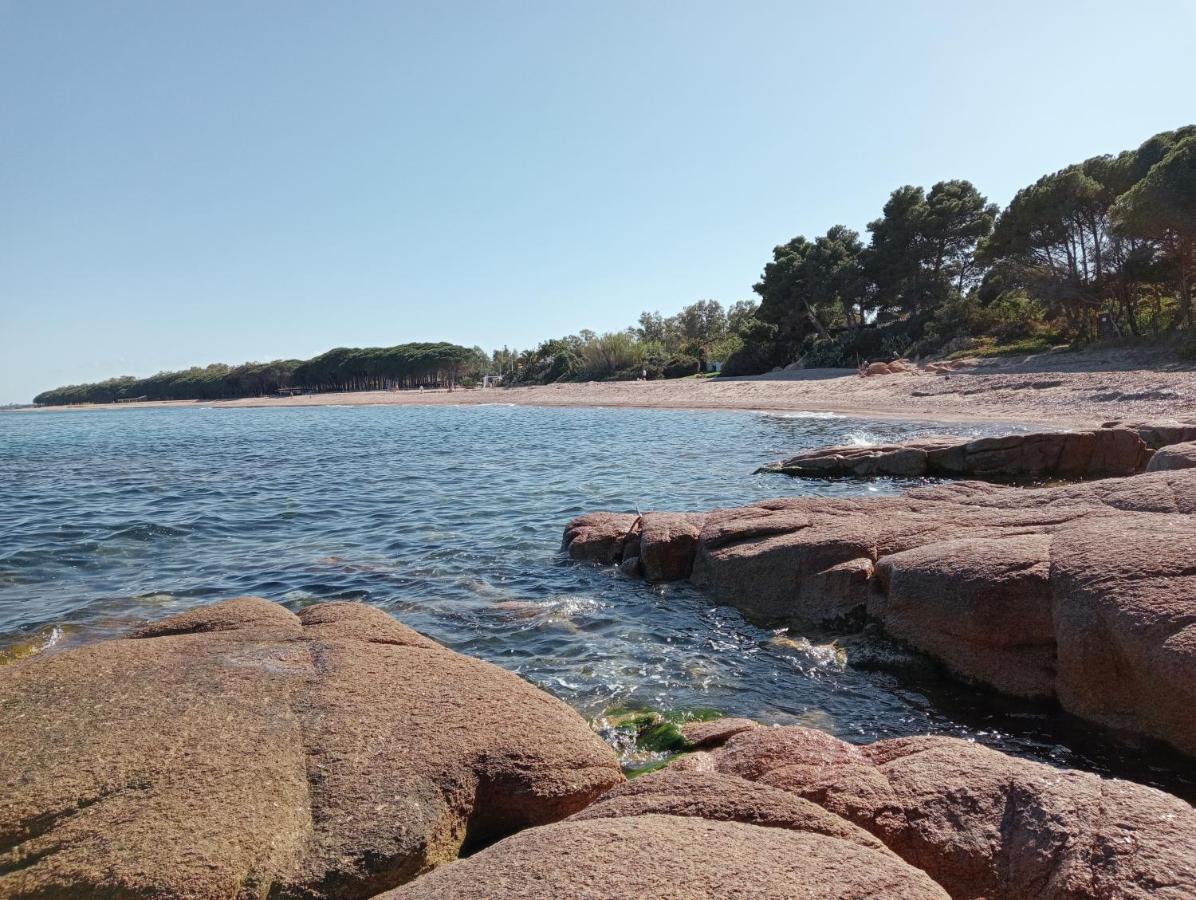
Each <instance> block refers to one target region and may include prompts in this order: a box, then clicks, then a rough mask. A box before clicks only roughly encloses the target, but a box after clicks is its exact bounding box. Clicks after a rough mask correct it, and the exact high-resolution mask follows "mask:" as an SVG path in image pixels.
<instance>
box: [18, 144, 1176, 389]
mask: <svg viewBox="0 0 1196 900" xmlns="http://www.w3.org/2000/svg"><path fill="white" fill-rule="evenodd" d="M867 232H868V234H867V239H866V240H865V239H864V237H862V236H861V235H860V234H859V233H858V232H856V231H854V230H852V229H851V228H848V227H846V226H843V225H835V226H833V227H831V228H830V229H828V230H827V232H826V233H825V234H823V235H820V236H817V237H814V238H812V239H810V238H806V237H805V236H800V235H799V236H798V237H795V238H793V239H792V240H791V241H789V242H787V243H785V244H781V245H780V246H778V247H775V248H774V249H773V251H772V258H771V260H769V261H768V262H767V263H766V264H765V266H764V271H763V274H762V275H761V277H760V280H759V282H758V283H757V284H756V285H755V286H754V287H753V290H754V291H755V293H756V295H757V296H756V299H754V300H740V301H739V302H737V303H734V304H732V305H731V306H730V307H729V308H724V307H723V306H722V304H720V303H718V302H717V301H714V300H701V301H698V302H697V303H693V304H691V305H689V306H687V307H685V308H684V309H682V310H681V312H679V313H677V314H676V315H674V316H669V317H667V318H666V317H663V316H661V315H660V314H659V313H657V312H645V313H643V314H642V315H641V316H640V317H639V321H638V323H637V324H636V325H634V326H632V327H629V328H627V329H625V330H623V331H616V332H608V333H606V334H601V335H599V334H595V333H594V332H591V331H582V332H581V333H579V334H576V335H570V336H568V337H563V338H556V339H553V340H549V341H544V342H543V343H541V344H540V345H539V346H537V347H536V348H535V349H532V350H525V351H522V352H520V351H517V350H511V349H508V348H503V349H501V350H497V351H495V352H494V353H493V354H490V355H488V354H486V353H485V352H483V351H482V350H481V349H480V348H473V349H469V348H466V347H460V346H456V345H454V344H443V343H440V344H403V345H400V346H397V347H390V348H374V349H368V348H367V349H349V348H338V349H336V350H330V351H328V352H327V353H324V354H321V355H320V356H317V357H315V358H314V359H310V360H307V361H299V360H276V361H274V362H270V363H246V364H244V365H240V366H226V365H212V366H208V367H206V368H195V369H188V370H187V371H184V372H163V373H160V374H158V375H154V376H151V377H149V378H133V377H131V376H126V377H123V378H114V379H111V380H109V381H105V382H101V383H99V384H88V385H72V386H68V387H62V388H57V389H56V390H52V391H46V392H45V393H42V394H39V395H38V396H37V397H36V398H34V402H35V403H38V404H61V403H84V402H91V403H106V402H114V401H116V400H121V399H129V398H133V397H145V398H146V399H151V400H170V399H205V400H214V399H222V398H229V397H243V396H260V395H263V394H268V393H274V392H276V391H278V390H282V389H288V388H297V389H304V390H312V391H340V390H366V389H375V390H376V389H388V388H411V387H418V386H438V385H446V384H454V383H462V384H470V383H473V382H475V381H476V380H478V379H479V378H480V377H481V376H482V375H483V374H501V375H502V376H503V377H504V380H505V381H506V383H508V384H512V383H514V384H547V383H551V382H555V381H563V380H579V379H611V378H639V377H641V376H643V375H644V374H646V375H647V377H649V378H676V377H683V376H687V375H693V374H697V373H699V372H702V371H708V370H710V369H711V368H713V367H714V366H713V364H714V363H721V369H722V373H723V374H725V375H748V374H757V373H761V372H767V371H769V370H771V369H773V368H775V367H777V366H785V365H789V364H794V363H796V364H798V365H804V366H811V367H813V366H854V365H856V364H857V363H859V362H860V361H862V360H876V359H882V358H891V357H894V356H923V357H925V356H931V355H953V354H974V355H975V354H978V355H991V354H997V353H1010V352H1034V351H1037V350H1043V349H1046V348H1048V347H1051V346H1058V345H1061V344H1069V345H1072V346H1083V345H1086V344H1090V343H1092V342H1094V341H1102V340H1109V339H1130V340H1132V339H1136V338H1156V337H1160V336H1166V335H1177V336H1179V338H1180V340H1181V341H1184V342H1186V344H1187V346H1188V347H1189V350H1190V352H1196V324H1194V321H1193V317H1194V310H1193V293H1194V292H1196V125H1189V126H1186V127H1184V128H1179V129H1176V130H1175V131H1168V132H1163V133H1161V134H1157V135H1155V136H1154V137H1152V138H1150V139H1149V140H1148V141H1146V142H1145V143H1144V144H1142V145H1141V146H1140V147H1138V148H1137V149H1136V150H1127V151H1125V152H1123V153H1119V154H1116V155H1105V156H1095V157H1092V158H1091V159H1087V160H1084V161H1083V162H1079V163H1075V164H1074V165H1070V166H1068V167H1066V168H1064V169H1061V170H1059V171H1058V172H1054V173H1051V174H1049V175H1044V176H1043V177H1042V178H1040V179H1038V181H1036V182H1035V183H1034V184H1032V185H1029V186H1028V187H1025V188H1023V189H1022V190H1020V191H1018V192H1017V194H1016V195H1015V196H1014V198H1013V200H1012V201H1010V203H1009V205H1008V206H1007V207H1006V208H1005V209H1003V210H1002V209H999V208H998V207H997V205H996V204H993V203H990V202H989V201H988V199H987V198H986V197H985V196H984V195H983V194H981V193H980V191H979V190H978V189H977V188H976V187H975V186H974V185H973V184H972V183H971V182H970V181H966V180H949V181H940V182H939V183H937V184H935V185H932V186H931V187H930V188H929V189H926V188H923V187H918V186H914V185H905V186H903V187H899V188H897V190H895V191H893V192H892V194H890V196H889V198H888V201H887V202H886V203H885V204H884V206H883V208H882V209H881V212H880V216H879V217H878V218H877V219H876V220H874V221H872V222H870V223H869V224H868V226H867Z"/></svg>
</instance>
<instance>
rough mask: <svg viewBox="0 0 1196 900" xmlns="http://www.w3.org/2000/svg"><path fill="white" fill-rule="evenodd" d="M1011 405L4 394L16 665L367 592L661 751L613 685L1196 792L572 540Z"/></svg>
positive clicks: (1065, 719)
mask: <svg viewBox="0 0 1196 900" xmlns="http://www.w3.org/2000/svg"><path fill="white" fill-rule="evenodd" d="M1010 430H1011V427H1010V426H1009V425H994V424H992V423H988V424H976V425H967V424H960V423H951V424H949V425H943V424H935V423H930V422H911V421H903V420H899V419H896V418H895V419H894V420H892V421H877V420H864V419H858V418H852V417H850V416H844V415H837V414H832V413H825V412H808V413H806V412H800V411H787V412H776V413H769V412H732V411H709V410H649V409H626V408H551V409H549V408H538V407H532V406H515V405H507V404H502V403H496V404H493V405H472V406H309V407H271V408H253V407H247V408H246V407H238V408H227V407H224V408H214V407H207V406H204V405H202V404H195V405H189V406H186V407H172V408H150V409H146V408H141V409H118V410H87V411H84V410H78V411H75V410H69V411H60V412H35V413H11V414H0V663H8V664H13V663H17V662H20V661H22V660H25V659H28V658H31V657H34V656H37V655H38V654H47V653H56V652H62V651H64V650H67V649H69V648H71V647H74V646H78V645H79V644H81V643H85V642H88V641H94V640H100V639H104V638H109V637H113V636H117V635H119V634H121V633H122V632H124V631H126V630H127V629H129V628H130V627H133V626H135V625H136V624H138V623H141V622H144V621H146V620H148V619H155V618H160V617H163V616H166V615H170V614H172V613H176V612H179V611H181V610H185V609H188V608H191V607H195V606H199V605H202V604H206V603H212V602H215V601H217V600H221V599H225V598H229V597H236V596H241V595H247V594H253V595H259V596H263V597H267V598H269V599H271V600H275V601H278V602H279V603H282V604H285V605H286V606H287V607H289V608H291V609H294V610H298V609H301V608H303V607H305V606H308V605H310V604H314V603H321V602H326V601H331V600H352V601H357V602H361V603H368V604H371V605H373V606H377V607H379V608H381V609H384V610H386V611H387V612H388V613H390V614H392V615H394V616H395V617H397V618H398V619H400V620H401V621H403V622H404V623H406V624H407V625H410V626H411V627H413V628H415V629H417V630H419V631H421V632H422V633H424V634H426V635H428V636H429V637H431V638H433V639H435V640H437V641H439V642H440V643H442V644H444V645H446V646H448V647H451V648H452V649H454V650H457V651H459V652H461V653H465V654H469V655H471V656H476V657H480V658H482V659H486V660H489V661H490V662H493V663H496V664H497V665H499V666H502V667H503V668H506V669H509V670H511V671H512V672H516V673H518V674H519V675H521V676H522V677H524V678H526V679H528V680H529V681H531V682H532V683H534V684H536V685H538V686H539V687H541V688H543V689H544V690H546V691H548V692H549V693H551V694H553V695H555V696H556V697H559V698H560V699H561V700H563V701H565V702H566V703H568V704H570V705H571V706H573V707H574V708H575V709H577V710H578V712H580V713H581V714H582V715H583V716H585V717H586V718H587V719H588V720H590V721H591V722H592V723H593V725H594V727H595V728H596V729H597V730H598V731H599V732H601V733H603V734H604V735H606V736H608V737H609V738H610V739H611V740H612V742H613V743H616V745H617V747H618V749H619V750H620V752H622V753H623V754H624V757H625V760H624V761H625V763H626V764H627V765H628V766H629V767H635V766H637V765H640V764H643V763H644V762H645V760H644V759H643V758H642V752H641V751H637V750H635V749H634V748H633V747H629V746H627V745H626V742H625V741H622V742H621V741H620V739H619V738H618V736H617V735H618V730H617V729H612V728H611V727H610V724H609V723H610V718H611V715H612V711H613V710H626V709H632V708H634V709H652V710H658V711H662V712H665V711H678V710H680V711H684V710H688V709H694V710H697V709H702V710H709V709H714V710H718V711H720V712H722V713H725V714H727V715H737V716H747V717H750V718H754V719H757V720H759V721H761V722H765V723H769V724H803V725H808V726H811V727H815V728H820V729H823V730H826V731H829V732H831V733H834V734H836V735H838V736H840V737H842V738H844V739H846V740H848V741H853V742H870V741H875V740H879V739H884V738H892V737H899V736H905V735H913V734H926V733H931V734H945V735H953V736H957V737H961V738H965V739H968V740H974V741H978V742H981V743H984V744H988V745H990V746H993V747H997V748H999V749H1002V750H1006V751H1008V752H1011V753H1015V754H1018V755H1021V756H1026V757H1030V758H1034V759H1039V760H1042V761H1045V762H1048V763H1051V764H1055V765H1061V766H1069V767H1077V768H1082V769H1088V770H1092V771H1097V772H1100V773H1102V774H1106V775H1110V774H1111V775H1118V776H1121V777H1126V778H1131V779H1133V780H1137V781H1141V782H1144V783H1148V784H1154V785H1156V786H1160V787H1163V788H1165V789H1167V790H1170V791H1172V792H1175V793H1178V794H1181V795H1184V796H1187V797H1189V798H1192V797H1196V780H1194V779H1193V776H1192V775H1191V774H1190V773H1189V771H1188V770H1189V767H1187V766H1185V765H1184V764H1183V762H1182V761H1181V760H1179V759H1177V758H1175V757H1172V756H1171V755H1169V754H1168V753H1167V752H1166V751H1164V750H1161V749H1160V748H1157V747H1145V746H1142V745H1140V744H1135V743H1131V742H1130V741H1129V739H1128V738H1125V737H1124V736H1120V735H1116V734H1112V733H1109V732H1106V731H1104V730H1102V729H1099V728H1095V727H1093V726H1090V725H1086V724H1085V723H1082V722H1080V721H1079V720H1076V719H1074V718H1072V717H1070V716H1068V715H1066V714H1064V713H1062V712H1060V711H1059V710H1058V709H1057V708H1055V707H1053V706H1051V705H1049V704H1032V703H1027V702H1022V701H1014V700H1010V699H1008V698H1002V697H1000V696H998V695H996V694H993V693H991V692H987V691H984V690H981V689H977V688H975V687H970V686H966V685H961V684H959V683H958V682H956V681H955V680H954V679H951V678H950V677H947V676H946V675H945V674H944V673H943V672H942V671H941V670H939V669H938V667H937V666H935V665H934V664H933V663H932V662H931V661H929V660H927V659H925V658H923V657H920V656H919V655H918V654H916V653H914V652H912V651H910V650H909V649H908V648H904V647H901V646H899V645H897V644H893V643H891V642H889V641H888V640H887V639H885V638H884V637H883V636H881V635H878V634H870V633H869V634H864V635H860V634H836V633H834V632H819V633H813V632H810V633H792V632H787V631H785V630H784V629H777V628H774V627H770V625H769V623H754V622H750V621H748V620H746V619H745V618H744V616H743V615H741V614H740V613H739V612H738V611H736V610H735V609H730V608H725V607H719V606H716V605H714V604H713V603H712V602H711V601H710V600H709V599H708V598H706V597H705V596H703V595H702V594H701V593H700V592H698V591H697V590H695V589H694V588H692V587H691V586H690V585H688V584H686V583H679V584H668V585H658V586H653V585H648V584H646V583H644V582H642V581H639V580H635V579H631V578H627V577H625V576H623V575H621V574H619V573H618V571H617V570H615V569H613V568H609V567H599V566H594V565H591V564H584V563H578V562H574V561H571V560H569V559H568V558H567V557H566V555H565V554H563V553H562V552H561V536H562V531H563V529H564V526H565V524H566V523H567V522H568V521H569V519H571V518H572V517H573V516H576V515H578V514H580V513H583V512H590V511H594V510H614V511H624V512H636V511H640V512H642V511H647V510H678V511H704V510H708V509H711V508H715V507H726V506H737V505H741V504H745V503H749V502H751V501H755V500H760V499H763V498H769V497H795V496H825V497H859V496H868V497H879V496H885V495H892V494H896V493H899V492H901V491H903V490H906V489H908V488H909V487H911V486H913V485H915V484H922V483H924V482H922V481H910V480H900V479H882V480H875V481H856V480H839V481H830V480H828V481H808V480H798V479H791V478H788V477H786V476H783V475H776V474H753V473H754V472H755V470H756V469H757V468H758V467H759V466H761V465H762V464H765V463H768V462H772V461H775V460H777V459H780V458H781V457H782V456H786V455H789V454H792V453H793V452H796V451H798V450H802V449H807V448H813V447H818V446H825V445H829V444H853V443H854V444H865V443H876V442H888V441H898V440H906V439H910V438H916V437H921V436H926V435H932V434H943V433H950V434H960V435H977V436H978V435H985V434H993V433H997V432H1008V431H1010ZM637 754H639V755H637Z"/></svg>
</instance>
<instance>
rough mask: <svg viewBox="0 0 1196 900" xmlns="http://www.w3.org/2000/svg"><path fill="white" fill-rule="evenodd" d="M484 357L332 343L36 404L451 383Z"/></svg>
mask: <svg viewBox="0 0 1196 900" xmlns="http://www.w3.org/2000/svg"><path fill="white" fill-rule="evenodd" d="M488 365H489V361H488V357H487V355H486V354H485V353H484V352H483V351H482V350H481V349H480V348H476V347H475V348H472V349H471V348H469V347H461V346H458V345H456V344H446V343H432V344H428V343H414V344H400V345H398V346H397V347H363V348H350V347H338V348H336V349H334V350H329V351H328V352H327V353H321V354H320V355H319V356H316V357H314V358H312V359H308V360H298V359H279V360H274V361H273V362H268V363H256V362H255V363H245V364H243V365H239V366H228V365H224V364H222V363H215V364H213V365H210V366H202V367H195V368H191V369H185V370H183V371H178V372H159V373H158V374H157V375H151V376H149V377H148V378H134V377H133V376H131V375H126V376H123V377H120V378H110V379H108V380H107V381H101V382H97V383H95V384H76V385H67V386H65V387H60V388H55V389H54V390H50V391H44V392H43V393H41V394H38V395H37V396H36V397H34V398H33V402H34V403H36V404H38V405H39V406H57V405H64V404H72V403H115V402H116V401H118V400H132V399H137V398H144V399H146V400H227V399H233V398H236V397H260V396H265V395H267V394H273V393H277V392H278V391H281V390H284V389H291V388H293V389H298V390H306V391H313V392H321V391H358V390H388V389H392V388H394V389H399V388H416V387H442V386H445V385H449V384H454V383H458V382H459V381H460V380H461V379H462V377H463V375H464V374H465V373H466V372H471V371H476V370H479V369H484V368H486V367H487V366H488Z"/></svg>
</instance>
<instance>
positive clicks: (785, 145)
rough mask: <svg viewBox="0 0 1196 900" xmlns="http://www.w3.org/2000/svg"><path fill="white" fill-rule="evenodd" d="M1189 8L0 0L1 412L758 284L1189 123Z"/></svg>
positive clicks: (532, 334) (629, 309)
mask: <svg viewBox="0 0 1196 900" xmlns="http://www.w3.org/2000/svg"><path fill="white" fill-rule="evenodd" d="M1194 86H1196V3H1194V2H1192V0H1172V2H1149V0H1147V2H1137V3H1132V4H1131V3H1125V2H1116V3H1113V2H1093V0H1089V2H1063V0H1052V2H1002V3H991V2H985V3H980V2H974V3H971V2H964V0H954V2H935V3H931V2H922V3H918V2H904V3H898V2H879V0H878V2H872V3H865V2H858V3H841V4H833V3H827V2H819V3H816V4H815V3H808V4H803V3H799V2H794V0H787V2H723V3H718V4H715V3H706V2H676V3H667V2H651V3H643V2H630V3H618V2H603V3H594V2H589V3H581V2H567V0H552V2H520V0H517V2H510V3H489V2H485V3H482V2H479V3H468V4H463V3H450V2H435V3H433V2H427V3H422V4H414V3H406V4H405V3H400V2H397V0H388V2H378V3H371V2H354V3H334V2H322V3H304V2H295V0H287V2H277V3H275V2H250V0H236V2H216V0H204V2H184V0H179V2H158V0H153V2H145V3H128V2H120V0H108V2H92V0H87V2H77V3H64V2H57V0H19V2H18V0H0V402H6V401H26V400H28V399H30V398H31V397H32V395H33V394H34V393H36V392H37V391H39V390H42V389H45V388H48V387H53V386H56V385H58V384H61V383H64V382H76V381H84V380H87V381H90V380H96V379H99V378H103V377H107V376H111V375H116V374H124V373H128V374H136V375H143V374H149V373H152V372H155V371H158V370H160V369H164V368H181V367H185V366H188V365H192V364H197V363H207V362H213V361H225V362H243V361H245V360H251V359H269V358H275V357H307V356H311V355H313V354H315V353H318V352H321V351H323V350H326V349H328V348H330V347H334V346H338V345H387V344H395V343H400V342H403V341H408V340H450V341H455V342H458V343H463V344H468V345H472V344H480V345H482V346H483V347H486V348H487V349H489V348H492V347H495V346H501V345H503V344H507V345H512V346H519V347H521V348H522V347H527V346H529V345H532V344H534V343H536V342H538V341H540V340H542V339H545V338H548V337H552V336H557V335H561V334H566V333H570V332H576V331H577V330H578V329H581V328H585V327H589V328H592V329H595V330H598V331H603V330H610V329H616V328H621V327H624V326H626V325H629V324H632V323H633V322H634V320H635V318H636V317H637V315H638V314H639V312H640V311H641V310H644V309H659V310H661V311H662V312H666V313H667V312H672V311H675V310H676V309H678V308H679V307H681V306H682V305H684V304H686V303H690V302H692V301H694V300H698V299H702V298H708V297H712V298H715V299H717V300H720V301H723V302H725V303H729V302H733V301H735V300H738V299H742V298H746V297H748V296H750V290H751V285H752V283H753V282H754V280H755V278H756V276H757V275H758V273H759V271H760V269H761V267H762V266H763V264H764V262H765V261H766V260H767V258H768V257H769V254H770V252H771V248H772V247H773V246H774V245H775V244H777V243H780V242H782V241H785V240H788V239H789V238H790V237H792V236H793V235H795V234H799V233H806V234H813V233H816V232H820V231H823V230H825V229H826V228H827V227H828V226H830V225H832V224H834V223H836V222H842V223H844V224H847V225H849V226H851V227H854V228H857V229H861V230H862V229H863V226H864V225H865V224H866V223H867V222H868V221H869V220H870V219H872V218H874V217H875V216H876V215H877V213H878V211H879V209H880V207H881V205H882V204H883V202H884V200H885V198H886V197H887V195H888V192H889V191H890V190H892V189H893V188H894V187H897V186H898V185H901V184H906V183H914V184H924V185H929V184H931V183H933V182H935V181H937V180H940V179H943V178H953V177H963V178H969V179H971V180H972V181H973V182H975V183H976V184H977V185H978V186H979V187H980V189H981V190H982V191H984V192H986V193H987V194H988V195H989V196H990V197H991V198H992V199H994V200H996V201H998V202H1000V203H1005V202H1006V201H1008V200H1009V198H1010V197H1011V196H1012V195H1013V193H1014V191H1016V190H1017V189H1018V188H1019V187H1021V186H1023V185H1024V184H1026V183H1028V182H1031V181H1033V180H1034V179H1035V178H1037V177H1038V176H1039V175H1041V174H1043V173H1045V172H1048V171H1051V170H1053V169H1057V168H1059V167H1061V166H1063V165H1066V164H1067V163H1070V162H1074V161H1078V160H1080V159H1083V158H1085V157H1087V156H1091V155H1095V154H1097V153H1103V152H1112V151H1118V150H1122V149H1127V148H1130V147H1133V146H1136V145H1137V144H1138V143H1140V142H1141V141H1142V140H1143V139H1145V138H1146V137H1148V136H1149V135H1151V134H1153V133H1155V132H1157V131H1161V130H1164V129H1168V128H1172V127H1175V126H1178V125H1181V124H1184V123H1188V122H1192V121H1196V92H1194Z"/></svg>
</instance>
